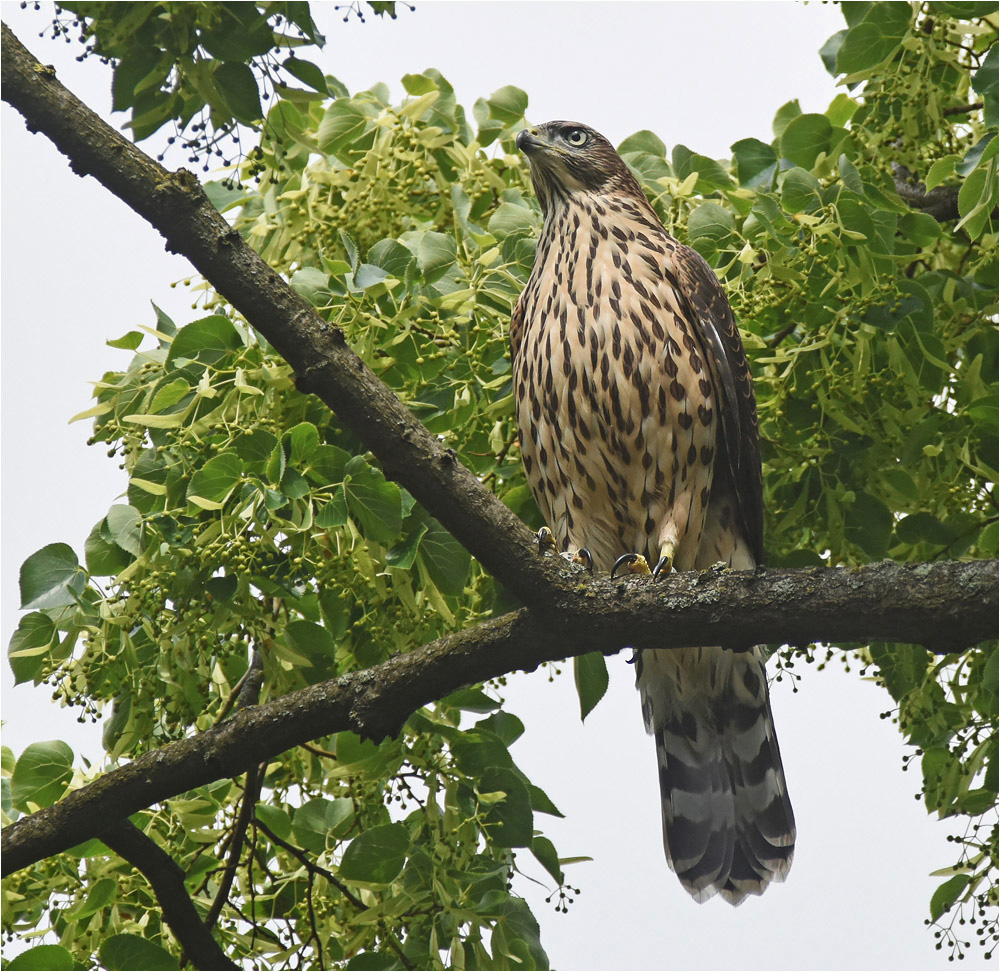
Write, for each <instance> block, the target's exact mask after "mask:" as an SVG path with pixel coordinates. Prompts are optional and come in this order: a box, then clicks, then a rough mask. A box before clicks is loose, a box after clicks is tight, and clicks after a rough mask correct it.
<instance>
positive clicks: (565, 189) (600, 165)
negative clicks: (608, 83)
mask: <svg viewBox="0 0 1000 972" xmlns="http://www.w3.org/2000/svg"><path fill="white" fill-rule="evenodd" d="M517 147H518V148H519V149H520V150H521V151H522V152H523V153H524V154H525V155H526V156H527V157H528V164H529V166H530V167H531V181H532V182H533V183H534V185H535V194H536V195H537V196H538V201H539V202H540V203H541V204H542V208H543V209H544V210H547V209H548V207H549V205H550V204H551V203H552V202H553V200H557V199H561V198H565V197H566V196H568V195H569V194H571V193H576V192H585V193H594V194H597V193H606V192H613V191H615V190H619V191H628V192H630V193H631V192H633V191H635V190H638V185H636V183H635V179H634V178H633V176H632V173H631V172H629V170H628V166H626V165H625V163H624V162H623V161H622V159H621V156H620V155H619V154H618V153H617V152H616V151H615V150H614V147H613V146H612V145H611V143H610V142H609V141H608V140H607V139H606V138H605V137H604V136H603V135H601V134H600V133H599V132H595V131H594V129H592V128H588V127H587V126H586V125H581V124H580V123H579V122H572V121H550V122H545V124H543V125H536V126H534V127H533V128H526V129H524V130H523V131H522V132H520V133H519V134H518V136H517ZM640 194H641V193H640Z"/></svg>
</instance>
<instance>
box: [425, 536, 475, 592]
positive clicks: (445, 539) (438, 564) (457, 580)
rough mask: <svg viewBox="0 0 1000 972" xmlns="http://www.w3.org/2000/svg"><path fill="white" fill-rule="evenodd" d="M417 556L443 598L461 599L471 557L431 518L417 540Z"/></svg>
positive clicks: (467, 577)
mask: <svg viewBox="0 0 1000 972" xmlns="http://www.w3.org/2000/svg"><path fill="white" fill-rule="evenodd" d="M418 551H419V556H420V559H421V561H423V564H424V566H425V567H426V568H427V573H428V574H430V576H431V580H433V581H434V583H435V584H436V585H437V588H438V590H439V591H441V593H442V594H452V595H454V596H456V597H459V596H461V594H462V592H463V591H464V590H465V585H466V582H467V581H468V579H469V567H470V565H471V563H472V555H471V554H470V553H469V551H468V550H466V549H465V547H463V546H462V545H461V544H460V543H459V542H458V541H457V540H456V539H455V538H454V537H453V536H452V535H451V534H450V533H449V532H448V531H447V530H446V529H445V528H444V527H443V526H441V524H440V523H438V521H437V520H435V519H433V518H430V519H429V520H428V523H427V530H426V531H425V532H424V534H423V536H422V537H421V539H420V546H419V548H418Z"/></svg>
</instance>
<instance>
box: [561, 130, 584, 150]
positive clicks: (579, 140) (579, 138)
mask: <svg viewBox="0 0 1000 972" xmlns="http://www.w3.org/2000/svg"><path fill="white" fill-rule="evenodd" d="M566 141H567V142H569V144H570V145H575V146H577V147H579V146H581V145H583V144H585V143H586V141H587V133H586V132H585V131H584V130H583V129H582V128H571V129H570V130H569V131H568V132H567V133H566Z"/></svg>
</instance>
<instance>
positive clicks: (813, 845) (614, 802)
mask: <svg viewBox="0 0 1000 972" xmlns="http://www.w3.org/2000/svg"><path fill="white" fill-rule="evenodd" d="M314 7H315V13H316V16H317V20H318V21H319V22H320V29H321V30H322V31H323V33H325V34H326V36H327V39H328V42H327V46H326V48H325V49H324V50H323V51H322V52H321V53H318V54H316V53H310V54H309V57H310V58H312V59H313V60H316V61H317V62H318V63H319V64H320V65H321V66H322V67H323V69H324V70H325V71H326V72H328V73H332V74H334V75H336V76H337V77H339V78H340V79H341V80H342V81H344V82H345V83H346V84H347V85H348V87H349V88H351V89H352V90H358V89H361V88H365V87H368V86H370V85H371V84H373V83H375V82H376V81H385V82H387V83H389V84H390V87H391V88H392V91H393V94H394V95H395V96H396V97H400V96H402V93H403V92H402V86H401V85H400V83H399V80H398V79H399V78H400V77H402V75H404V74H406V73H410V72H416V71H422V70H424V69H426V68H427V67H436V68H438V69H439V70H440V71H442V73H443V74H444V75H445V77H447V78H448V79H449V80H450V81H451V82H452V84H453V85H454V86H455V89H456V93H457V96H458V98H459V101H460V102H462V103H464V104H465V105H466V107H467V108H469V109H471V106H472V103H473V101H475V99H476V98H477V97H479V96H481V95H489V94H490V93H491V92H492V91H494V90H495V89H496V88H498V87H500V86H502V85H505V84H515V85H517V86H519V87H522V88H524V89H525V90H526V91H527V92H528V94H529V96H530V99H531V101H530V105H529V109H528V117H529V118H530V119H531V120H532V121H535V122H541V121H545V120H548V119H551V118H569V119H574V120H578V121H583V122H586V123H587V124H589V125H592V126H593V127H595V128H597V129H598V130H600V131H602V132H603V133H604V134H606V135H607V136H608V137H609V138H610V139H611V140H612V141H614V142H616V143H617V142H619V141H621V139H623V138H624V137H625V136H626V135H628V134H630V133H631V132H634V131H636V130H638V129H643V128H648V129H651V130H653V131H654V132H656V133H657V134H658V135H659V136H660V137H661V138H662V139H663V140H664V141H665V142H666V143H667V144H668V145H673V144H676V143H678V142H683V143H684V144H686V145H688V146H689V147H690V148H692V149H694V150H696V151H698V152H700V153H702V154H705V155H709V156H715V157H725V156H727V155H728V147H729V146H730V145H731V144H732V143H733V142H735V141H736V140H737V139H740V138H745V137H748V136H754V137H757V138H760V139H762V140H764V141H770V139H771V137H772V136H771V130H770V125H771V119H772V117H773V115H774V112H775V109H777V108H778V107H779V106H780V105H782V104H783V103H784V102H786V101H788V100H789V99H791V98H798V99H799V101H800V102H801V104H802V108H803V110H804V111H822V110H824V108H825V107H826V106H827V104H828V103H829V101H830V100H831V99H832V98H833V96H834V94H835V92H836V89H835V87H834V84H833V81H832V79H831V78H830V77H829V76H828V75H827V74H826V72H825V71H824V69H823V66H822V64H821V62H820V59H819V57H818V56H817V54H816V51H817V50H818V49H819V47H820V46H821V45H822V44H823V42H824V41H825V40H826V38H827V37H829V36H830V35H831V34H832V33H834V32H835V31H837V30H839V29H841V28H842V27H843V19H842V15H841V13H840V11H839V9H838V8H837V7H835V6H832V5H829V4H817V3H810V4H808V5H801V4H792V3H769V4H761V3H738V4H733V3H697V4H695V3H616V4H610V3H569V2H567V3H527V2H525V3H512V2H511V3H437V2H428V0H417V4H416V10H415V11H414V12H412V13H411V12H409V11H407V10H405V9H404V10H402V11H401V14H400V17H399V19H398V20H396V21H394V22H393V21H388V20H378V19H375V18H373V17H371V16H368V17H367V18H366V23H364V24H360V23H358V22H357V21H356V20H355V19H353V18H352V20H351V22H349V23H346V24H345V23H343V22H342V20H341V18H342V16H343V11H340V12H337V11H336V10H335V9H334V6H333V4H332V3H324V4H320V5H314ZM2 12H3V17H4V20H5V21H6V22H7V23H8V25H9V26H10V27H11V28H12V29H13V30H14V32H15V33H16V34H18V36H19V37H20V39H21V41H22V42H23V43H24V44H25V45H26V46H27V47H28V48H29V49H30V50H31V51H32V52H33V53H35V54H36V56H38V57H39V59H40V60H41V61H42V62H43V63H53V64H55V65H56V67H57V71H58V74H59V76H60V78H61V80H62V81H63V82H64V83H65V84H67V85H68V86H69V87H70V88H71V90H73V91H75V92H76V93H77V94H78V95H80V96H81V97H82V98H83V99H84V100H85V101H86V102H88V103H89V104H90V105H91V106H92V107H94V108H95V109H97V110H99V111H101V112H102V113H105V115H106V114H107V111H108V108H109V104H110V95H109V88H110V75H109V74H108V73H107V69H106V68H104V67H103V66H101V65H100V64H99V63H98V62H97V61H96V60H92V61H89V62H87V63H85V64H82V65H81V64H77V63H76V62H75V61H74V57H75V55H76V54H77V53H78V47H77V46H76V45H75V44H74V45H73V46H68V45H65V44H63V43H62V42H53V41H52V40H50V39H48V38H46V39H39V37H38V36H37V35H38V32H39V31H40V30H42V29H43V28H44V27H45V25H46V23H47V21H48V20H49V19H51V5H50V4H42V11H41V12H35V11H33V10H31V9H29V10H21V9H20V8H19V5H18V4H17V3H16V2H5V3H3V4H2ZM123 121H124V118H121V117H119V118H118V119H116V123H117V124H121V123H122V122H123ZM167 161H168V164H171V165H172V166H174V167H178V166H181V165H183V164H184V163H183V159H181V158H179V157H174V158H168V160H167ZM2 193H3V195H2V203H3V210H2V214H3V225H2V230H3V235H2V246H3V277H2V283H3V293H2V311H3V331H2V342H3V344H2V406H3V412H2V419H3V428H2V442H3V454H2V474H3V475H2V480H3V496H2V499H3V505H2V529H3V537H2V539H3V559H2V567H3V577H2V609H3V617H2V622H3V640H4V644H6V642H7V640H8V639H9V637H10V633H11V632H12V631H13V630H14V628H15V627H16V624H17V620H18V610H17V609H18V594H17V571H18V567H19V565H20V564H21V562H22V561H23V560H24V559H25V558H26V557H27V556H28V555H29V554H30V553H32V552H33V551H34V550H36V549H38V548H39V547H41V546H43V545H45V544H47V543H52V542H56V541H63V542H66V543H69V544H70V545H71V546H73V547H74V549H76V550H77V551H78V553H82V548H83V541H84V539H85V537H86V536H87V534H88V532H89V531H90V528H91V527H92V526H93V524H94V523H95V522H96V521H97V520H99V519H100V518H101V517H102V516H103V515H104V513H105V512H106V511H107V508H108V507H109V506H110V505H111V504H112V502H114V500H115V499H116V497H117V496H118V495H119V494H120V493H121V492H122V490H123V488H124V479H123V474H122V473H121V472H120V471H119V470H118V468H117V466H116V464H115V462H113V461H111V460H109V459H107V457H106V455H105V453H104V452H103V451H102V450H101V449H99V448H87V447H86V446H85V440H86V439H87V437H88V435H89V434H90V430H89V424H88V423H86V422H82V423H78V424H74V425H67V419H68V418H69V417H70V416H72V415H74V414H76V413H77V412H80V411H83V410H84V409H86V408H87V407H89V404H90V397H89V396H90V388H89V386H88V384H87V383H88V382H89V381H94V380H96V379H98V378H100V376H101V374H102V373H103V372H104V371H107V370H110V369H118V368H122V367H124V366H125V365H126V364H127V362H128V353H126V352H121V351H115V350H114V349H111V348H108V347H106V346H105V344H104V342H105V340H106V339H109V338H116V337H119V336H120V335H122V334H123V333H125V332H126V331H128V330H130V329H133V328H135V327H136V326H138V325H140V324H147V325H148V324H152V311H151V309H150V306H149V301H150V300H155V301H156V303H157V304H159V305H160V306H162V307H163V308H164V309H165V310H166V311H167V312H168V313H169V314H170V315H171V316H172V317H174V319H175V320H176V321H177V323H178V324H183V323H187V322H188V321H189V320H192V319H196V317H197V316H200V315H198V314H197V313H195V312H192V311H191V309H190V304H189V301H188V299H187V292H186V291H185V290H184V289H183V288H177V289H171V287H170V283H171V282H172V281H176V280H178V279H181V278H183V277H185V276H187V275H188V274H189V273H190V267H189V266H188V264H187V263H186V261H184V260H182V259H180V258H178V257H175V256H171V255H169V254H167V253H165V252H164V249H163V245H162V240H161V239H160V237H159V236H158V235H157V234H156V233H155V231H153V230H152V229H150V228H149V227H148V226H147V225H146V224H145V223H143V222H142V220H140V219H139V218H138V217H137V216H135V215H134V214H133V213H132V212H131V211H130V210H128V209H127V208H126V207H125V206H124V204H122V203H121V202H119V201H118V200H117V199H116V198H114V197H112V196H111V195H110V194H109V193H108V192H107V191H105V190H104V189H103V188H102V187H100V186H99V185H98V184H97V183H96V182H95V181H94V180H92V179H82V180H81V179H79V178H77V177H76V176H74V175H73V174H72V173H71V172H70V170H69V169H68V167H67V165H66V163H65V161H64V160H63V159H62V157H61V156H59V154H58V153H57V152H56V150H55V149H54V148H53V146H52V145H51V144H50V143H49V142H48V141H47V140H46V139H45V138H43V137H42V136H32V135H29V134H28V133H27V132H26V131H25V129H24V126H23V124H22V123H21V120H20V117H19V116H18V115H17V114H16V113H15V112H14V111H13V110H11V109H10V108H8V107H7V106H6V105H4V106H3V168H2ZM3 667H4V681H3V685H4V719H5V726H4V741H5V743H6V744H7V745H9V746H11V748H13V749H14V751H15V753H19V752H20V751H21V750H22V749H23V748H24V746H26V745H27V744H28V743H29V742H32V741H36V740H40V739H51V738H55V737H62V738H65V739H67V740H68V741H69V742H70V743H71V744H72V745H73V747H74V749H75V750H76V751H77V752H79V751H80V750H81V749H84V750H86V751H88V752H91V753H93V752H95V749H96V748H99V735H98V731H97V729H96V728H90V727H87V728H84V729H81V727H80V726H78V725H77V723H76V721H75V717H74V715H73V714H70V713H67V712H66V711H65V710H59V709H57V708H56V707H54V706H53V704H52V703H51V702H50V701H49V695H48V693H47V692H45V691H44V690H33V689H32V688H30V687H24V686H22V687H18V688H17V689H16V690H13V691H12V690H11V678H10V675H9V671H8V669H7V666H6V665H5V666H3ZM610 667H611V669H612V682H611V687H610V690H609V693H608V697H607V698H606V700H605V701H604V702H603V703H602V704H601V705H600V706H599V707H598V709H597V711H596V712H595V713H594V714H593V715H592V716H591V717H590V718H589V719H588V721H587V724H586V725H585V726H581V724H580V721H579V715H578V709H577V703H576V699H575V693H574V690H573V684H572V678H571V676H567V675H563V676H562V677H561V678H558V679H557V680H556V681H555V683H554V684H550V683H549V682H548V681H547V679H546V676H545V674H544V673H536V674H535V675H532V676H523V675H522V676H517V677H514V678H512V679H511V680H510V685H509V687H508V692H507V695H508V699H509V704H510V708H511V709H512V710H513V711H514V712H516V713H517V714H519V715H520V716H521V717H522V718H523V719H524V721H525V722H526V724H527V726H528V732H527V733H526V736H525V740H524V741H523V742H521V743H519V744H518V745H517V747H516V748H515V752H514V755H515V758H516V759H517V760H518V761H519V763H520V765H521V766H522V767H523V769H524V770H525V771H526V772H527V773H528V775H529V776H530V777H531V778H532V780H533V781H534V782H536V783H538V784H539V785H540V786H542V787H543V788H544V789H546V790H547V791H548V793H549V795H550V796H551V797H552V798H553V800H554V801H555V803H556V804H557V805H558V806H559V807H560V808H561V809H562V810H563V812H564V813H566V814H567V819H566V820H564V821H556V820H554V819H552V818H548V817H539V818H538V819H537V820H536V825H537V826H539V827H541V828H544V831H545V833H546V834H548V835H549V836H551V837H552V839H553V840H554V841H555V844H556V847H557V848H558V850H559V851H560V853H561V854H562V855H564V856H576V855H588V856H591V857H593V858H594V859H595V860H594V862H593V863H583V864H576V865H573V866H572V867H571V868H569V869H568V874H569V879H570V881H571V883H573V884H574V885H575V886H577V887H579V888H581V889H582V894H581V895H580V896H579V897H578V898H577V900H576V902H575V903H574V904H573V905H572V906H571V907H570V910H569V914H568V915H561V914H555V913H554V912H553V911H552V910H551V909H552V906H551V905H546V904H545V903H544V900H543V899H544V897H545V892H543V891H536V890H535V889H534V888H533V887H532V886H531V885H529V884H527V883H525V884H522V885H521V888H520V890H521V891H522V893H526V894H527V895H528V897H529V899H530V901H531V903H532V907H533V909H534V911H535V914H536V916H537V917H538V919H539V921H540V922H541V924H542V940H543V944H544V945H545V947H546V948H547V950H548V953H549V956H550V959H551V962H552V965H553V967H554V968H561V969H768V970H771V969H775V970H776V969H932V968H945V967H946V966H947V965H948V963H947V961H946V957H947V956H946V953H945V952H935V951H934V949H933V943H932V939H931V936H930V934H929V933H928V932H927V931H926V929H925V928H924V926H923V919H924V917H925V916H926V915H927V906H928V900H929V898H930V895H931V893H932V891H933V889H934V887H935V886H936V884H937V883H938V882H939V881H940V880H941V879H940V878H931V877H929V876H928V875H929V872H930V871H932V870H934V869H936V868H939V867H943V866H945V865H947V864H950V863H952V861H953V860H954V856H953V850H952V845H949V844H947V843H946V841H945V837H946V834H947V832H948V831H947V829H946V826H945V825H944V824H941V823H937V822H934V821H931V820H930V819H929V818H928V817H927V814H926V813H925V811H924V809H923V805H922V803H920V802H918V801H916V800H915V799H914V794H915V793H916V792H917V791H918V790H919V788H920V780H919V777H918V776H917V775H916V773H915V772H911V773H908V774H904V773H902V772H901V771H900V766H901V757H902V756H903V753H904V747H903V745H902V742H901V739H900V737H899V735H898V733H897V732H896V730H895V728H894V727H893V726H892V725H891V724H890V722H889V721H888V720H885V721H883V720H880V719H879V718H878V714H879V712H880V711H881V710H883V709H887V708H889V705H890V700H889V698H888V696H887V695H886V694H885V693H884V692H883V691H882V690H880V689H878V688H876V687H875V686H874V685H872V684H871V683H870V682H865V681H862V680H861V679H860V678H859V676H858V674H857V671H856V666H855V671H854V672H853V673H852V674H851V675H846V674H844V673H843V671H842V670H841V669H840V668H839V667H838V666H836V665H834V666H832V667H831V668H830V669H829V670H827V671H825V672H817V671H815V670H813V669H808V668H806V667H804V666H799V668H800V670H801V673H802V675H803V676H804V677H803V679H802V681H801V683H800V686H799V691H798V692H797V693H795V694H793V693H792V691H791V688H790V686H789V684H788V683H787V682H783V683H781V684H780V685H774V686H773V687H772V703H773V708H774V715H775V723H776V725H777V731H778V737H779V739H780V742H781V750H782V755H783V757H784V764H785V770H786V776H787V779H788V785H789V791H790V794H791V798H792V802H793V804H794V807H795V814H796V820H797V823H798V831H799V838H798V845H797V848H796V856H795V863H794V865H793V867H792V870H791V874H790V876H789V879H788V881H787V883H785V884H784V885H774V886H772V887H771V888H770V889H769V890H768V891H767V893H766V895H764V897H762V898H760V899H751V900H749V901H747V902H746V903H745V904H744V905H743V906H742V907H741V908H739V909H736V910H734V909H732V908H730V907H729V906H728V905H726V904H725V903H723V902H722V901H721V900H713V901H710V902H708V903H707V904H704V905H700V906H699V905H696V904H695V903H694V902H693V901H692V900H691V899H690V898H689V897H688V895H687V894H686V893H685V892H684V891H683V890H682V889H681V887H680V885H679V884H678V882H677V880H676V878H675V877H674V875H673V874H672V873H670V871H669V870H668V869H667V866H666V864H665V862H664V860H663V852H662V847H661V838H660V813H659V794H658V787H657V781H656V765H655V758H654V751H653V745H652V743H651V741H650V740H649V739H648V738H647V737H646V736H645V734H644V733H643V730H642V725H641V718H640V713H639V703H638V698H637V697H636V694H635V691H634V689H633V687H632V684H631V683H632V678H633V672H632V669H631V667H630V666H628V665H626V664H625V658H624V655H621V656H619V657H617V658H613V659H611V660H610ZM532 873H536V874H537V868H535V869H532ZM969 955H970V958H969V959H967V960H966V962H965V967H966V968H968V969H978V968H984V967H986V965H987V963H985V962H983V960H982V957H981V950H979V949H977V948H975V947H973V948H972V949H970V950H969Z"/></svg>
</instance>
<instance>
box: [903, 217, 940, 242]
mask: <svg viewBox="0 0 1000 972" xmlns="http://www.w3.org/2000/svg"><path fill="white" fill-rule="evenodd" d="M897 226H898V227H899V232H900V233H902V234H903V235H904V236H905V237H906V238H907V239H908V240H910V241H911V242H913V243H915V244H916V245H917V246H921V247H922V246H932V245H933V244H934V243H936V242H937V241H938V240H939V239H940V238H941V224H940V223H938V221H937V220H936V219H935V218H934V217H933V216H929V215H928V214H927V213H904V214H903V215H902V216H900V217H899V222H898V223H897Z"/></svg>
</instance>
